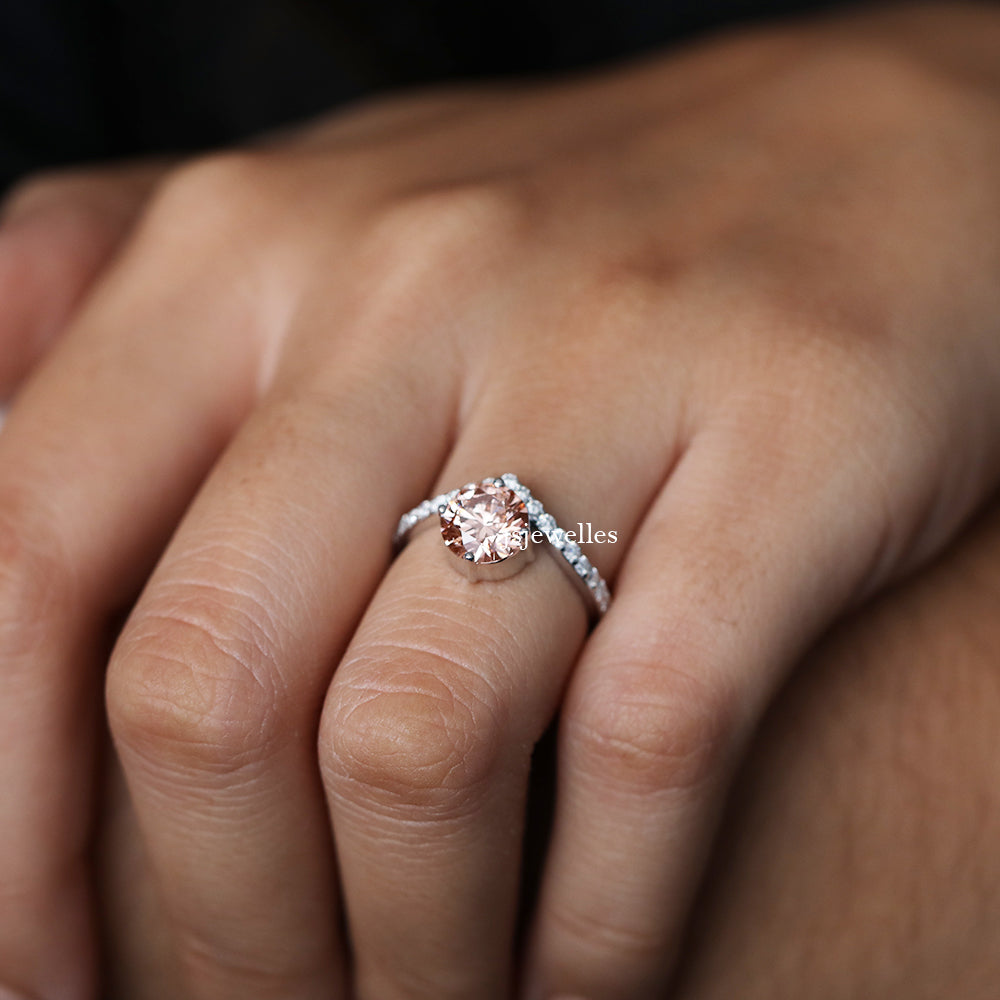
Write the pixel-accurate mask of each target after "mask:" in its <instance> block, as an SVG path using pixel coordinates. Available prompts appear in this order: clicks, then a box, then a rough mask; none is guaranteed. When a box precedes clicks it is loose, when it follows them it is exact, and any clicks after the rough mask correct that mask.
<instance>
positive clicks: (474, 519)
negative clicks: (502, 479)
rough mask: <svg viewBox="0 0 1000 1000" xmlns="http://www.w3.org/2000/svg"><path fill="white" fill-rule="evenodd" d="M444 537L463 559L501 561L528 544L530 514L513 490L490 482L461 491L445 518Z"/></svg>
mask: <svg viewBox="0 0 1000 1000" xmlns="http://www.w3.org/2000/svg"><path fill="white" fill-rule="evenodd" d="M441 534H442V535H443V536H444V541H445V544H446V545H447V546H448V548H449V549H451V551H452V552H454V553H455V555H457V556H460V557H461V558H463V559H468V560H469V561H470V562H473V563H478V564H480V565H482V564H484V563H497V562H501V561H503V560H504V559H507V558H508V557H509V556H512V555H514V553H516V552H520V551H521V550H522V549H523V548H525V546H526V545H527V541H528V512H527V511H526V510H525V508H524V501H523V500H520V499H518V497H517V496H516V495H515V494H514V492H513V491H512V490H509V489H507V487H506V486H497V485H496V484H495V483H493V482H491V481H490V480H486V481H484V482H482V483H476V484H475V485H474V486H466V487H465V489H463V490H459V492H458V494H457V495H456V496H455V497H454V498H453V499H452V500H451V502H450V503H449V504H448V506H447V507H445V509H444V513H443V514H442V515H441Z"/></svg>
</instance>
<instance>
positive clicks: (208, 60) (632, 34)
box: [0, 0, 847, 191]
mask: <svg viewBox="0 0 1000 1000" xmlns="http://www.w3.org/2000/svg"><path fill="white" fill-rule="evenodd" d="M846 5H847V4H846V3H843V2H842V3H840V4H837V3H835V2H833V0H825V2H823V0H812V2H808V0H760V2H756V3H755V2H753V0H136V2H133V0H0V191H2V190H3V189H4V188H5V187H6V186H7V185H8V184H9V183H10V182H11V181H12V180H13V179H15V178H16V177H17V176H19V175H20V174H22V173H25V172H27V171H30V170H34V169H38V168H41V167H46V166H52V165H57V164H61V163H72V162H79V161H86V160H94V159H108V158H112V157H119V156H126V155H134V154H137V153H142V152H147V151H154V150H155V151H163V150H170V151H181V150H194V149H199V148H205V147H208V146H215V145H222V144H226V143H231V142H234V141H237V140H239V139H240V138H242V137H245V136H247V135H251V134H253V133H255V132H258V131H261V130H263V129H266V128H269V127H273V126H275V125H277V124H281V123H285V122H290V121H295V120H297V119H301V118H305V117H308V116H310V115H313V114H317V113H319V112H321V111H323V110H326V109H330V108H332V107H334V106H336V105H337V104H340V103H343V102H345V101H349V100H351V99H353V98H356V97H359V96H361V95H363V94H366V93H371V92H373V91H378V90H385V89H388V88H393V87H402V86H406V85H412V84H416V83H426V82H432V81H440V80H445V79H455V78H471V77H483V76H498V75H504V74H518V73H538V72H546V71H559V70H567V69H573V68H580V67H585V66H590V65H595V64H599V63H601V62H605V61H610V60H614V59H620V58H622V57H625V56H628V55H632V54H637V53H641V52H643V51H646V50H649V49H653V48H656V47H661V46H665V45H668V44H670V43H672V42H675V41H678V40H681V39H684V38H688V37H690V36H692V35H695V34H697V33H700V32H705V31H709V30H712V29H716V28H719V27H722V26H725V25H728V24H733V23H741V22H748V21H752V20H756V19H762V18H773V17H778V16H781V15H785V14H789V13H794V12H799V11H803V10H807V9H818V8H823V7H833V6H846Z"/></svg>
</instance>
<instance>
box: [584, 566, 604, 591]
mask: <svg viewBox="0 0 1000 1000" xmlns="http://www.w3.org/2000/svg"><path fill="white" fill-rule="evenodd" d="M600 582H601V574H600V573H598V572H597V567H596V566H591V567H590V572H589V573H588V574H587V586H588V587H590V589H591V590H595V589H596V588H597V585H598V584H599V583H600Z"/></svg>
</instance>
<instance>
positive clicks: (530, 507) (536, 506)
mask: <svg viewBox="0 0 1000 1000" xmlns="http://www.w3.org/2000/svg"><path fill="white" fill-rule="evenodd" d="M525 507H526V509H527V511H528V516H529V517H538V515H539V514H541V513H543V510H542V505H541V504H540V503H539V502H538V501H537V500H536V499H535V498H534V497H532V498H531V499H530V500H529V501H528V502H527V504H525Z"/></svg>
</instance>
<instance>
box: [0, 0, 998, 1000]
mask: <svg viewBox="0 0 1000 1000" xmlns="http://www.w3.org/2000/svg"><path fill="white" fill-rule="evenodd" d="M998 52H1000V15H998V13H997V11H996V9H995V8H992V7H990V6H988V5H986V6H977V5H968V6H966V5H959V4H930V5H922V6H919V7H910V6H903V7H900V8H892V9H887V10H886V11H884V12H880V13H876V14H869V15H865V16H863V17H854V18H840V19H838V20H832V21H829V22H814V23H810V24H803V25H790V26H787V27H784V28H781V29H777V28H771V29H767V30H764V31H761V32H758V33H755V34H750V35H745V36H742V37H737V38H728V39H719V40H713V41H712V42H710V43H707V44H705V45H703V46H700V47H698V48H695V49H692V50H689V51H687V52H684V53H680V54H674V55H671V56H668V57H660V58H657V59H652V60H650V61H648V62H646V63H644V64H642V65H637V66H633V67H630V68H626V69H619V70H615V71H613V72H609V73H606V74H602V75H597V76H591V77H587V78H582V79H576V80H567V81H562V82H557V83H551V84H544V85H543V84H524V85H519V86H510V87H505V88H479V89H475V90H457V91H454V92H446V93H436V94H428V95H418V96H412V97H404V98H399V99H396V100H392V101H388V102H384V103H382V104H378V105H375V106H371V107H368V108H362V109H359V110H356V111H354V112H353V113H350V114H347V115H341V116H337V117H335V118H333V119H330V120H329V121H325V122H320V123H316V124H314V125H313V126H310V127H308V128H305V129H303V130H301V131H299V132H297V133H294V134H289V135H285V136H283V137H280V138H278V137H272V138H271V139H270V140H269V141H267V142H265V143H262V144H260V145H259V146H257V147H255V148H253V149H248V150H242V151H239V152H229V153H220V154H216V155H213V156H211V157H206V158H202V159H200V160H196V161H194V162H192V163H188V164H183V165H181V166H179V167H175V168H170V169H166V170H164V171H163V172H162V176H160V177H159V179H155V180H148V175H147V181H148V186H147V187H146V188H144V187H143V185H142V183H139V182H136V184H135V186H134V187H133V195H134V196H133V198H132V200H131V201H129V199H128V198H124V199H123V200H122V201H119V202H116V204H118V205H119V206H120V211H119V212H118V214H117V215H116V216H115V218H116V220H117V221H115V222H113V223H104V222H101V223H98V224H96V229H97V230H98V232H99V235H102V236H103V239H104V242H103V243H99V242H98V243H95V244H90V243H88V242H87V239H86V238H82V239H81V244H82V246H83V249H85V250H86V249H89V251H90V253H91V256H90V258H89V260H83V261H82V262H78V263H77V264H75V265H72V266H70V265H67V267H68V269H69V270H70V271H73V267H74V266H75V267H77V270H76V271H75V272H73V273H74V275H75V278H76V284H75V285H73V286H72V288H70V286H69V284H67V285H65V286H63V293H62V298H61V300H60V301H61V302H62V303H63V305H62V306H61V307H60V308H61V313H60V310H59V309H56V308H55V307H54V306H52V307H51V308H50V307H49V306H48V305H47V301H46V300H47V299H48V297H47V296H45V295H42V296H39V295H38V293H37V291H35V292H33V291H32V289H31V287H30V286H31V283H30V282H27V283H26V282H24V281H22V280H19V279H18V277H17V275H18V268H23V267H25V266H26V265H25V263H24V261H25V259H26V258H25V257H24V256H23V254H24V253H27V250H28V248H30V247H31V246H32V245H34V244H32V242H31V240H32V239H34V240H37V241H38V243H39V244H40V245H44V243H43V236H42V235H38V232H39V230H37V229H36V228H35V226H36V225H42V224H43V223H44V224H45V225H48V226H50V227H51V228H52V229H53V230H54V231H56V232H58V226H57V225H56V223H55V222H54V221H52V220H53V219H56V218H58V217H59V216H58V212H57V211H56V209H54V208H53V209H52V210H51V211H50V212H49V213H42V214H41V215H40V216H38V217H36V222H35V223H30V218H31V216H30V214H25V215H23V216H22V224H21V225H17V224H16V220H17V215H18V212H19V209H18V204H21V205H22V206H23V205H24V204H25V202H26V201H30V199H31V198H33V197H34V198H41V196H40V195H38V194H37V193H33V190H35V191H37V189H32V188H31V187H28V188H27V189H24V190H22V191H21V193H20V194H19V195H15V199H14V202H13V207H12V208H10V209H9V212H10V213H11V214H12V215H13V217H14V220H15V222H14V224H12V225H11V226H9V227H5V229H4V230H3V231H2V233H0V288H2V289H5V290H6V291H7V293H9V295H10V296H12V297H13V298H15V299H18V306H17V308H16V309H14V310H13V311H12V314H13V315H16V316H17V317H19V319H18V321H17V324H13V323H10V324H6V325H5V329H4V330H3V332H2V333H0V340H2V341H3V342H10V343H16V344H18V345H25V346H23V347H20V346H19V347H18V350H19V351H20V354H19V355H18V356H19V357H21V358H22V360H21V361H19V362H11V363H10V365H9V372H8V375H7V379H8V383H9V384H17V393H16V396H15V399H14V403H13V406H12V408H11V412H10V414H9V417H8V421H7V424H6V425H5V428H4V432H3V434H2V435H0V467H2V468H3V469H4V477H3V481H2V483H0V616H2V618H0V643H2V649H0V662H2V663H3V664H4V669H3V672H2V674H0V732H2V733H3V734H4V743H3V748H2V753H0V783H2V784H3V787H4V788H5V789H6V790H7V791H6V793H5V796H4V801H3V805H2V806H0V824H2V826H3V829H4V837H5V851H4V852H3V857H2V859H0V977H2V981H3V982H4V983H5V984H6V985H7V986H8V987H9V989H10V990H13V991H15V993H20V994H24V995H34V996H37V997H44V998H46V1000H48V998H49V997H52V998H53V1000H54V998H60V1000H61V998H77V997H80V998H83V997H87V996H90V995H92V993H93V991H94V989H95V984H96V971H95V963H94V959H93V956H94V941H93V937H94V935H93V927H92V920H91V917H90V909H89V907H88V901H87V886H88V866H87V861H88V857H89V855H88V851H87V847H88V834H89V830H90V827H91V821H92V816H93V803H94V798H95V796H94V792H95V788H94V784H95V782H94V780H93V775H94V774H95V767H96V754H97V748H98V745H99V740H98V738H97V734H98V727H97V722H98V717H99V703H98V695H99V690H100V677H101V669H100V668H101V666H102V664H103V662H104V659H105V650H106V638H107V634H108V630H109V628H110V626H111V623H113V622H115V621H116V618H117V616H118V615H120V614H121V612H122V609H123V608H129V607H131V610H130V612H129V614H128V618H127V621H126V622H125V625H124V627H123V628H122V629H121V633H120V635H119V636H118V639H117V642H116V643H115V645H114V650H113V652H112V654H111V656H110V663H109V665H108V669H107V679H106V711H107V718H108V721H109V723H110V728H111V732H112V735H113V737H114V743H115V748H116V753H117V754H118V756H119V758H120V761H121V764H122V768H123V771H124V775H125V779H126V781H127V784H128V789H129V794H130V797H131V801H132V802H133V803H134V808H135V814H136V821H137V830H138V834H139V836H140V837H141V842H142V849H143V852H144V855H145V857H147V858H148V863H149V866H150V869H151V871H152V873H153V877H154V879H155V884H156V889H157V893H158V896H159V899H160V903H161V905H162V910H163V913H164V915H165V923H166V935H167V940H168V945H167V950H168V955H169V959H170V962H171V964H172V966H173V967H174V968H176V970H177V975H178V977H179V983H180V986H179V988H178V994H179V995H184V996H187V997H191V998H216V997H220V998H221V997H229V996H239V997H241V998H246V1000H257V998H270V997H279V996H280V997H287V996H296V997H301V998H303V1000H307V998H310V997H313V996H315V997H320V996H322V997H329V996H331V995H334V996H336V995H343V996H351V997H356V998H358V1000H368V998H378V1000H394V998H404V997H405V998H407V1000H417V998H423V997H428V998H429V997H434V998H437V1000H448V998H451V997H455V998H458V997H467V996H472V995H474V996H476V997H481V998H484V1000H491V998H500V997H505V996H508V995H510V992H511V991H512V990H513V989H516V990H517V992H518V995H519V996H521V997H523V998H524V1000H542V998H546V997H554V996H559V995H574V994H582V995H584V996H585V997H587V998H588V1000H630V998H646V997H649V996H651V995H656V993H657V991H660V990H663V989H665V988H666V984H667V983H668V981H669V978H670V975H671V972H672V970H673V967H674V959H675V956H676V954H677V951H678V948H679V943H680V936H681V932H682V930H683V928H684V925H685V923H686V919H687V915H688V909H689V905H690V903H691V901H692V899H693V897H694V894H695V891H696V889H697V886H698V883H699V878H700V873H701V871H702V868H703V865H704V864H705V861H706V854H707V845H708V844H709V843H710V842H711V838H712V835H713V833H714V831H715V830H716V827H717V823H718V821H719V817H720V814H721V812H722V809H723V805H724V801H725V794H726V791H727V789H728V787H729V784H730V782H731V780H732V776H733V773H734V771H735V769H736V767H737V766H738V764H739V762H740V760H741V758H742V756H743V754H744V752H745V748H746V745H747V742H748V740H749V738H750V735H751V733H752V732H753V730H754V728H755V727H756V725H757V723H758V721H759V719H760V717H761V715H762V713H763V712H764V711H765V709H766V708H767V706H768V705H769V703H770V702H771V700H772V699H773V697H774V695H775V693H776V691H777V690H778V689H779V688H780V686H781V684H782V683H783V681H784V680H785V679H786V678H787V676H788V675H789V673H790V672H791V671H792V670H793V668H794V667H795V666H796V664H797V663H798V662H799V661H800V659H801V657H802V655H803V654H804V652H805V650H806V649H807V648H808V647H809V646H810V645H811V644H812V643H813V642H814V641H815V639H816V637H817V636H818V635H819V633H820V632H821V631H822V630H823V629H824V628H826V627H827V626H828V625H829V623H830V622H832V621H833V620H835V619H836V618H837V617H838V616H840V615H842V614H843V613H844V612H845V610H846V609H848V608H850V607H851V606H853V605H855V604H857V603H859V602H860V601H862V600H863V599H865V598H866V597H868V596H870V595H871V594H872V593H873V592H875V591H877V590H879V589H880V588H882V587H884V586H886V585H888V584H890V583H891V582H892V581H894V580H895V579H898V578H899V577H900V576H901V575H902V574H904V573H906V572H908V571H911V570H913V568H914V567H916V566H919V565H921V564H923V563H924V562H925V561H926V560H927V559H928V558H930V557H931V556H932V555H933V554H935V553H937V552H938V551H940V550H941V549H942V548H943V547H944V546H946V545H947V543H948V542H949V541H950V540H951V539H952V538H953V537H954V536H955V534H956V533H957V532H958V531H959V529H960V528H961V526H962V525H963V523H964V522H966V521H967V519H968V518H969V517H970V515H971V514H972V512H973V511H974V510H975V509H976V508H977V507H978V506H979V505H980V504H981V503H982V502H983V501H984V499H985V498H986V496H987V495H988V493H989V491H990V490H991V488H992V487H993V485H994V484H995V483H996V481H997V478H998V473H1000V432H998V431H997V428H998V427H1000V412H998V411H1000V338H998V337H997V319H996V317H997V316H998V315H1000V286H998V284H997V282H996V274H997V272H998V270H1000V227H998V226H997V225H996V220H997V218H1000V185H998V184H997V181H996V177H997V174H998V165H1000V104H998V102H997V96H998V94H1000V79H998V77H1000V72H998V70H997V66H998V65H1000V60H998V59H997V54H998ZM144 169H148V168H144ZM76 180H77V181H79V180H80V178H77V179H76ZM90 181H91V182H93V183H94V184H96V185H97V186H98V189H99V190H101V191H113V190H115V189H116V184H114V183H111V184H110V186H108V181H107V178H106V177H97V178H93V177H91V178H90ZM119 181H120V179H119ZM49 183H50V184H52V183H53V182H49ZM102 185H104V186H102ZM122 189H123V186H122V184H121V183H120V182H119V184H118V185H117V190H122ZM146 191H148V192H149V193H148V195H146V194H145V192H146ZM48 197H50V198H56V195H55V194H53V193H52V189H51V187H50V193H49V196H48ZM57 200H58V199H57ZM23 211H25V212H26V213H27V210H26V209H25V210H23ZM46 218H48V220H49V221H48V222H45V221H44V220H45V219H46ZM133 219H134V220H135V221H134V224H131V220H133ZM29 223H30V224H29ZM102 227H103V228H102ZM28 234H35V235H33V236H30V238H29V235H28ZM97 246H102V247H103V250H101V251H100V252H98V250H97V249H95V247H97ZM67 253H68V254H69V251H67ZM69 255H70V256H71V257H72V254H69ZM80 256H81V257H84V256H85V255H83V254H81V255H80ZM73 259H74V260H75V258H73ZM46 260H47V257H46V255H45V254H44V253H43V252H37V253H36V263H35V267H42V266H43V265H44V262H45V261H46ZM14 262H17V263H14ZM38 285H39V287H42V288H44V287H45V281H44V280H43V279H41V278H40V279H39V281H38ZM53 301H54V300H53ZM46 309H49V310H50V311H49V312H48V313H46ZM45 315H47V316H48V325H47V326H45V327H42V326H40V327H38V328H37V330H36V329H35V328H34V327H32V326H31V323H32V317H43V316H45ZM25 317H27V318H25ZM53 317H55V318H53ZM60 323H62V324H63V325H64V327H65V328H64V329H62V332H61V333H60V334H59V335H58V336H56V334H55V333H54V332H53V331H54V330H56V329H58V328H59V327H60ZM46 330H47V331H48V332H45V331H46ZM25 331H27V332H25ZM47 344H48V345H51V346H50V347H49V349H48V350H46V349H45V345H47ZM40 354H43V355H44V356H43V357H41V360H40V361H36V359H37V358H38V357H39V355H40ZM12 356H13V355H12ZM29 369H30V371H29ZM26 373H27V374H26ZM508 469H512V470H516V471H517V472H518V473H519V475H520V476H521V477H522V479H523V480H524V481H525V482H526V483H528V484H529V485H531V486H532V488H533V489H534V490H535V492H536V493H537V494H538V495H539V496H540V497H541V498H542V499H543V501H544V502H545V503H546V505H547V506H548V507H549V508H551V509H552V510H553V511H554V512H555V513H556V515H557V516H558V518H559V519H560V521H563V522H568V523H569V524H572V523H573V522H574V521H575V520H588V521H591V522H593V524H594V526H595V528H606V529H608V530H616V531H617V532H618V537H619V539H620V541H619V543H618V544H617V545H615V546H605V547H597V546H593V547H591V549H590V550H589V551H588V555H590V556H591V558H592V559H593V560H594V561H595V562H596V563H597V565H598V566H600V568H601V570H602V572H604V573H605V575H607V576H609V577H611V578H612V579H613V581H614V587H615V594H616V603H615V605H614V607H613V608H612V610H611V612H610V613H609V614H608V615H607V617H606V618H605V619H604V621H603V622H602V623H601V625H600V626H599V628H598V629H596V630H595V631H594V632H593V634H592V635H590V636H589V638H588V635H587V627H586V625H587V623H586V616H585V613H584V608H583V605H582V603H581V602H580V600H579V598H578V596H577V595H576V594H575V593H574V592H573V590H572V589H571V588H570V587H568V586H567V585H566V582H565V580H563V579H562V577H561V574H560V572H559V570H558V567H557V566H556V565H555V563H554V561H553V560H551V559H548V558H545V559H536V560H535V561H534V562H533V563H532V564H531V566H530V567H528V568H527V569H526V570H525V571H524V572H523V573H521V574H520V575H518V576H517V577H516V578H513V579H512V580H508V581H504V582H502V583H496V584H489V583H476V584H473V583H470V582H468V581H466V580H463V579H462V578H461V577H460V576H459V575H458V574H456V573H455V572H454V568H453V566H452V565H450V564H449V562H448V560H449V559H451V558H453V557H451V556H450V555H449V554H448V553H446V552H445V551H444V550H443V547H442V546H441V545H440V542H439V541H435V538H434V534H433V532H424V533H422V534H419V535H418V536H417V537H415V538H414V539H413V540H412V542H411V543H410V544H409V545H408V546H407V547H406V549H404V551H403V552H402V553H401V554H400V555H399V557H398V558H396V559H395V560H394V561H392V553H391V551H390V546H389V538H390V536H391V530H392V527H393V525H394V522H395V519H396V518H397V517H398V515H399V513H400V512H401V511H402V510H404V509H406V508H407V507H409V506H410V505H412V504H413V503H414V502H416V501H417V500H419V499H421V498H422V497H424V496H426V495H431V494H433V493H436V492H438V491H439V490H441V489H447V488H451V487H452V486H454V485H456V484H460V483H464V482H467V481H469V480H470V479H475V478H479V477H481V476H483V475H487V474H493V475H495V474H499V473H500V472H502V471H506V470H508ZM140 588H141V593H138V592H139V590H140ZM137 593H138V597H136V595H137ZM133 603H134V606H132V605H133ZM557 712H558V713H559V717H560V725H559V735H558V748H557V759H558V792H557V794H556V797H555V802H554V815H555V820H554V827H553V832H552V840H551V844H550V848H549V853H548V855H547V857H546V861H545V866H544V871H543V873H542V878H541V885H540V890H539V895H538V899H537V903H536V905H535V907H534V909H533V912H532V914H531V916H530V926H529V929H528V932H527V942H526V953H525V958H524V962H523V967H522V968H521V969H520V970H518V972H519V975H518V977H517V981H516V982H515V969H514V966H513V963H512V960H511V952H512V940H513V935H514V929H515V918H516V906H517V886H518V868H519V857H520V849H521V826H522V816H523V809H524V800H525V793H526V786H527V778H528V768H529V763H530V754H531V749H532V747H533V746H534V745H535V743H536V742H537V740H538V739H539V738H540V736H541V735H542V733H543V732H544V731H545V730H546V729H547V727H548V726H549V724H550V723H551V721H552V720H553V718H554V717H555V716H556V714H557ZM341 910H342V911H343V914H344V918H345V919H344V920H343V921H342V920H340V919H339V917H338V914H339V913H340V912H341ZM348 935H349V938H348ZM348 939H349V941H350V951H348V948H347V946H346V942H347V940H348ZM338 991H339V993H338ZM178 994H175V995H178Z"/></svg>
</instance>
